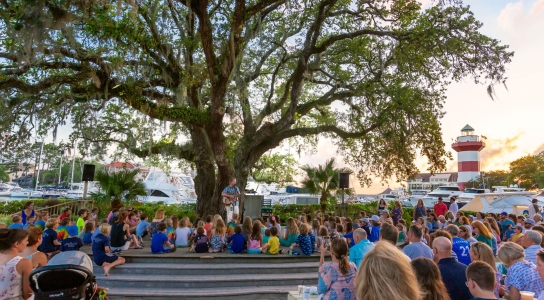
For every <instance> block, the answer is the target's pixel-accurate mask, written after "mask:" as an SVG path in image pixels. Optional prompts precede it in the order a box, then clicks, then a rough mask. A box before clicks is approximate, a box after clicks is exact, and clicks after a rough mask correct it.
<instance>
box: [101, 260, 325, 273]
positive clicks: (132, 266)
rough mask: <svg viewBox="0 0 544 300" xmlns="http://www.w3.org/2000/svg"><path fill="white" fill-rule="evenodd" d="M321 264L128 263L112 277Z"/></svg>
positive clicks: (296, 269) (302, 269)
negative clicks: (118, 275) (198, 264)
mask: <svg viewBox="0 0 544 300" xmlns="http://www.w3.org/2000/svg"><path fill="white" fill-rule="evenodd" d="M318 270H319V262H300V263H299V262H295V263H289V264H275V263H262V264H252V263H238V262H236V263H228V264H206V265H205V266H204V267H198V266H195V264H166V263H153V264H149V263H127V264H124V265H121V266H117V267H115V268H113V269H111V270H110V275H112V276H113V275H117V274H120V275H121V274H123V275H138V274H142V275H148V276H151V275H209V274H214V275H230V274H233V271H235V272H236V274H240V275H241V274H278V275H280V274H286V273H312V272H313V273H316V274H317V271H318ZM93 271H94V274H95V275H101V274H103V272H104V270H103V269H102V267H99V266H96V265H95V266H94V270H93Z"/></svg>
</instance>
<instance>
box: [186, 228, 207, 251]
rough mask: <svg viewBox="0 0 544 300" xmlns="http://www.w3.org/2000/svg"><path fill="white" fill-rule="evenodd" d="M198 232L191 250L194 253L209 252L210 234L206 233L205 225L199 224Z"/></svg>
mask: <svg viewBox="0 0 544 300" xmlns="http://www.w3.org/2000/svg"><path fill="white" fill-rule="evenodd" d="M200 222H202V221H200ZM196 234H197V235H196V236H195V238H194V239H193V244H192V245H191V249H190V250H189V252H193V253H206V252H208V236H207V235H206V232H205V231H204V227H203V226H198V228H197V229H196Z"/></svg>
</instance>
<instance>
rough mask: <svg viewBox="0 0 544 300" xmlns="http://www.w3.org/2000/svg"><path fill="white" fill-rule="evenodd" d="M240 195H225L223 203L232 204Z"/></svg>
mask: <svg viewBox="0 0 544 300" xmlns="http://www.w3.org/2000/svg"><path fill="white" fill-rule="evenodd" d="M238 197H240V195H234V198H229V197H223V204H225V205H226V206H231V205H232V203H233V202H234V201H236V199H238Z"/></svg>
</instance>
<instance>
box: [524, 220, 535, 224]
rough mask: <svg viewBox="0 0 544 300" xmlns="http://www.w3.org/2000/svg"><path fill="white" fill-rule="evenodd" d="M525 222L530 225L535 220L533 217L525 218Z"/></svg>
mask: <svg viewBox="0 0 544 300" xmlns="http://www.w3.org/2000/svg"><path fill="white" fill-rule="evenodd" d="M525 223H529V224H531V225H535V221H534V220H533V219H525Z"/></svg>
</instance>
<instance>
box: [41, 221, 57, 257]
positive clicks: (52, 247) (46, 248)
mask: <svg viewBox="0 0 544 300" xmlns="http://www.w3.org/2000/svg"><path fill="white" fill-rule="evenodd" d="M58 226H59V223H58V221H57V219H56V218H51V219H49V220H47V223H45V227H46V229H45V231H44V232H43V234H42V244H41V245H40V251H41V252H43V253H45V254H46V255H48V256H49V255H53V254H56V253H58V250H59V246H60V242H59V241H58V236H57V231H56V229H57V227H58Z"/></svg>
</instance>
